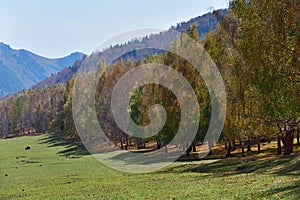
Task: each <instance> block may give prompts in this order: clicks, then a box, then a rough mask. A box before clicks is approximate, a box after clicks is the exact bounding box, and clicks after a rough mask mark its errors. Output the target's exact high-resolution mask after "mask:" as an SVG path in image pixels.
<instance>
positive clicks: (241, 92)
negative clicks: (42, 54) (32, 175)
mask: <svg viewBox="0 0 300 200" xmlns="http://www.w3.org/2000/svg"><path fill="white" fill-rule="evenodd" d="M213 14H214V15H215V16H216V17H219V18H220V20H219V23H218V25H217V29H216V30H214V31H210V32H208V33H207V34H206V36H205V38H204V39H203V40H201V41H200V36H199V33H198V31H197V25H196V24H195V25H193V26H191V27H190V28H189V30H188V31H183V32H182V34H187V35H188V36H189V37H191V38H192V39H194V40H195V41H197V42H199V43H201V44H202V45H203V47H204V48H205V49H206V50H207V52H208V53H209V54H210V55H211V57H212V58H213V60H214V61H215V63H216V65H217V67H218V69H219V70H220V72H221V74H222V77H223V79H224V82H225V85H226V93H227V102H228V104H227V116H226V123H225V126H224V129H223V132H222V134H221V137H220V140H222V141H224V142H225V148H226V150H227V153H226V155H227V156H230V154H231V152H232V151H233V150H235V149H236V146H237V143H238V144H239V145H240V146H241V148H242V156H245V151H246V150H245V149H247V150H248V151H251V145H253V144H257V145H258V153H260V151H261V143H262V142H266V141H271V140H277V149H278V152H277V153H278V154H281V153H282V149H284V154H286V155H289V154H291V153H292V152H293V145H294V138H295V137H296V138H297V143H298V144H299V143H300V141H299V134H300V127H299V122H300V118H299V117H300V115H299V114H300V97H299V88H300V87H299V86H300V70H299V67H300V32H299V30H300V3H299V1H292V0H279V1H244V0H235V1H231V5H230V13H229V14H227V15H224V16H223V15H222V16H221V15H220V13H218V12H217V11H216V12H214V13H213ZM176 42H180V38H178V40H175V41H174V43H173V44H172V45H173V47H174V48H176ZM153 62H155V63H161V64H164V65H167V66H170V67H172V68H174V69H175V70H176V71H178V72H180V73H181V74H182V75H183V76H184V77H185V78H186V79H187V80H188V81H189V83H190V84H191V86H192V87H193V90H194V91H195V94H196V96H197V99H198V102H199V105H200V108H201V110H200V116H201V120H200V123H199V128H198V132H197V135H196V137H195V139H194V141H193V142H192V143H191V144H178V145H179V146H181V147H182V149H183V150H184V151H186V154H187V155H189V154H190V152H191V151H196V145H198V144H201V143H202V142H203V139H204V137H205V135H206V132H207V129H208V126H209V122H210V116H211V102H210V96H209V92H208V89H207V88H206V85H205V82H204V81H203V80H202V78H201V76H200V75H199V74H198V73H197V71H196V70H195V69H194V68H193V66H191V64H190V63H188V62H187V61H185V60H184V59H182V58H180V57H179V56H176V55H174V54H172V53H162V54H159V55H151V56H148V57H147V58H146V59H143V60H138V61H130V60H119V61H118V62H117V63H115V64H114V65H113V66H112V67H109V69H108V70H107V71H106V72H105V74H104V76H103V77H102V78H101V80H100V82H99V84H98V85H99V88H98V90H97V94H96V112H97V117H98V121H99V123H100V125H101V127H102V128H103V130H104V132H105V133H106V135H107V136H108V137H109V139H110V140H111V141H113V142H114V143H115V145H117V146H119V147H120V148H122V149H128V148H129V147H130V146H133V145H135V146H136V148H138V149H141V148H147V145H150V144H151V145H152V146H151V147H153V148H154V149H160V148H162V147H164V146H166V144H168V142H170V141H171V140H172V138H173V137H174V134H176V132H177V130H178V127H179V123H178V122H179V121H180V112H181V110H180V105H179V103H178V100H177V98H176V96H175V95H174V93H172V91H170V90H169V89H168V88H165V87H163V86H160V85H155V84H149V85H145V86H143V87H141V88H137V89H136V91H135V93H134V94H133V96H132V97H131V101H130V105H129V108H130V109H129V111H130V116H131V117H132V119H133V120H134V122H136V123H137V124H139V125H141V126H145V125H147V124H148V123H149V120H150V118H149V109H150V106H151V105H153V104H160V105H163V106H164V108H165V109H166V111H167V115H168V119H167V121H166V124H165V126H164V127H163V129H162V130H161V131H160V132H159V134H157V135H155V136H153V137H151V138H148V139H141V138H136V137H130V136H129V135H127V134H125V133H124V132H122V131H121V130H120V129H119V128H118V127H117V125H116V123H115V121H114V119H113V115H112V112H111V108H110V105H111V104H110V100H111V99H110V98H111V94H112V92H113V89H114V86H115V85H116V83H117V81H118V80H119V79H120V78H121V77H122V76H123V75H124V74H125V73H126V72H128V71H129V70H131V69H134V68H135V67H137V66H139V65H141V64H145V63H153ZM73 86H74V78H73V79H71V80H69V81H68V82H67V84H65V85H62V84H61V85H56V86H52V87H46V88H44V89H39V90H26V91H23V92H22V93H21V94H18V95H16V96H12V97H10V98H8V99H6V100H4V101H1V102H0V110H1V113H0V136H2V137H7V136H18V135H26V134H34V133H46V132H61V133H62V134H63V135H65V136H68V137H75V138H78V134H77V132H76V128H75V125H74V121H73V113H72V88H73ZM153 143H154V144H155V145H154V146H153ZM282 145H283V146H282ZM213 146H214V144H213V142H209V147H210V148H212V147H213Z"/></svg>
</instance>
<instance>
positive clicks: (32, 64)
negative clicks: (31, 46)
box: [0, 42, 84, 96]
mask: <svg viewBox="0 0 300 200" xmlns="http://www.w3.org/2000/svg"><path fill="white" fill-rule="evenodd" d="M83 56H84V54H82V53H79V52H75V53H72V54H70V55H69V56H66V57H63V58H57V59H49V58H45V57H41V56H38V55H36V54H34V53H32V52H30V51H26V50H24V49H20V50H15V49H12V48H11V47H10V46H9V45H7V44H4V43H3V42H1V43H0V96H4V95H6V94H8V93H12V92H17V91H21V90H23V89H28V88H30V87H31V86H32V85H34V84H37V83H38V82H40V81H42V80H44V79H46V78H47V77H49V76H51V74H56V73H57V72H59V71H61V70H62V69H63V68H65V67H69V66H72V65H73V63H74V62H75V61H76V60H81V59H82V57H83Z"/></svg>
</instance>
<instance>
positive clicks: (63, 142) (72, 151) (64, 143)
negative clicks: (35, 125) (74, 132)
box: [40, 133, 90, 156]
mask: <svg viewBox="0 0 300 200" xmlns="http://www.w3.org/2000/svg"><path fill="white" fill-rule="evenodd" d="M47 136H48V137H46V138H43V139H40V144H47V146H48V147H58V146H60V147H64V148H65V150H63V151H59V152H58V154H60V155H64V156H71V155H74V156H84V155H89V154H90V153H89V152H88V151H87V150H86V149H85V147H84V145H83V144H82V143H81V142H80V140H78V139H68V138H64V137H63V136H62V135H61V134H59V133H53V134H48V135H47Z"/></svg>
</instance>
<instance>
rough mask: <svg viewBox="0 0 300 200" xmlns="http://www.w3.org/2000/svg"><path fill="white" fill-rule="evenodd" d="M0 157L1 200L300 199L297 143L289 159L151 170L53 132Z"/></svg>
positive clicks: (3, 149)
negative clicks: (108, 161)
mask: <svg viewBox="0 0 300 200" xmlns="http://www.w3.org/2000/svg"><path fill="white" fill-rule="evenodd" d="M27 145H30V146H31V149H30V150H28V151H25V147H26V146H27ZM265 149H268V148H265ZM0 155H1V156H0V199H295V200H296V199H300V176H299V172H300V162H299V161H300V157H299V147H298V148H296V153H295V154H294V155H293V156H289V157H283V156H269V155H268V150H266V151H264V152H263V153H262V154H261V155H260V156H258V155H256V154H255V153H252V154H249V155H247V157H246V158H245V160H243V161H242V160H241V158H240V156H239V154H238V153H236V154H234V155H233V156H232V157H231V158H226V159H225V158H221V157H220V158H219V159H217V158H216V157H211V158H210V157H208V158H207V159H205V160H194V161H177V162H175V163H174V164H173V165H171V166H169V167H167V168H165V169H163V170H161V171H158V172H155V173H148V174H128V173H123V172H118V171H115V170H113V169H110V168H108V167H106V166H104V165H103V164H101V163H100V162H99V161H97V160H96V159H95V158H94V157H93V156H91V155H89V154H88V152H86V151H85V150H84V148H83V147H82V146H81V145H79V144H76V143H75V142H71V141H68V140H64V139H61V138H59V136H58V135H55V134H48V135H41V136H30V137H29V136H28V137H19V138H13V139H4V140H0ZM253 158H255V159H253Z"/></svg>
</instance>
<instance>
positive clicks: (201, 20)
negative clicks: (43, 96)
mask: <svg viewBox="0 0 300 200" xmlns="http://www.w3.org/2000/svg"><path fill="white" fill-rule="evenodd" d="M228 13H229V11H228V9H221V10H216V11H214V12H213V13H207V14H205V15H202V16H198V17H195V18H192V19H190V20H189V21H187V22H181V23H178V24H177V25H176V27H175V26H171V28H170V29H169V30H167V31H165V32H162V33H159V34H153V35H150V36H146V37H144V38H142V39H133V40H131V41H128V42H127V43H126V44H117V45H115V46H112V47H110V48H107V49H105V50H103V51H102V52H97V53H95V54H94V55H92V56H90V57H88V59H89V60H90V61H91V63H96V61H99V60H105V61H106V62H107V63H114V62H116V61H118V60H120V59H131V60H137V59H143V58H145V57H146V56H148V55H153V54H160V53H162V52H163V51H161V50H157V49H156V50H155V49H151V48H148V47H151V45H152V44H155V43H160V44H164V45H165V46H166V47H167V46H168V45H169V42H170V41H172V40H173V39H174V35H172V33H171V32H172V31H177V32H181V31H185V32H187V31H188V29H189V28H190V27H191V26H192V25H194V24H197V29H198V32H199V35H200V36H201V38H204V36H205V34H206V33H207V32H208V31H210V30H215V29H216V26H217V23H218V20H220V19H221V18H222V16H223V15H225V14H228ZM133 46H140V49H138V50H134V51H132V49H133ZM120 54H123V56H121V57H120V58H118V59H117V60H113V59H114V58H115V57H116V55H120ZM86 62H88V61H86ZM81 63H82V60H78V61H76V62H75V63H74V64H73V65H72V66H71V67H66V68H64V69H63V70H62V71H61V72H59V73H57V74H54V75H52V76H50V77H48V78H47V79H45V80H44V81H41V82H39V83H38V84H36V85H34V86H32V89H40V88H43V87H45V86H51V85H55V84H59V83H66V82H67V81H68V80H70V79H71V78H72V77H73V75H74V74H76V73H77V72H78V69H79V68H80V65H81Z"/></svg>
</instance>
